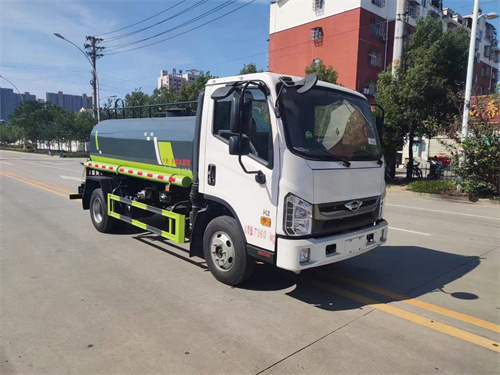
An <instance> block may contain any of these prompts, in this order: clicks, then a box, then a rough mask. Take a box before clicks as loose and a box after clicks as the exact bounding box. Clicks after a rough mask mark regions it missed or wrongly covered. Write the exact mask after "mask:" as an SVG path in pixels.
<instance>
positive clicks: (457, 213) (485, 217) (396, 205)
mask: <svg viewBox="0 0 500 375" xmlns="http://www.w3.org/2000/svg"><path fill="white" fill-rule="evenodd" d="M385 205H386V206H392V207H402V208H409V209H411V210H421V211H431V212H440V213H443V214H454V215H461V216H469V217H478V218H481V219H492V220H500V217H491V216H481V215H472V214H464V213H462V212H454V211H441V210H433V209H431V208H421V207H412V206H402V205H400V204H390V203H386V204H385Z"/></svg>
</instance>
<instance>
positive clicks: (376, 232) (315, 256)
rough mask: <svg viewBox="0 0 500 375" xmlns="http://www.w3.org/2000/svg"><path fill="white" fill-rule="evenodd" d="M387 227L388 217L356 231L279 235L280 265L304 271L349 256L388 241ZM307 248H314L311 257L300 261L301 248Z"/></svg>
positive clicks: (278, 254)
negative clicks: (296, 236)
mask: <svg viewBox="0 0 500 375" xmlns="http://www.w3.org/2000/svg"><path fill="white" fill-rule="evenodd" d="M387 228H388V224H387V221H385V220H382V221H381V222H379V223H378V224H377V225H374V226H371V227H368V228H365V229H362V230H359V231H356V232H350V233H344V234H339V235H334V236H330V237H324V238H317V239H315V238H310V239H306V240H299V239H288V238H278V243H277V245H278V246H277V258H276V265H277V266H278V267H279V268H283V269H286V270H289V271H301V270H304V269H307V268H312V267H319V266H324V265H326V264H330V263H335V262H339V261H341V260H344V259H349V258H352V257H355V256H357V255H360V254H364V253H366V252H368V251H370V250H372V249H374V248H376V247H377V246H380V245H383V244H384V243H385V242H386V241H387ZM327 246H328V249H327ZM306 248H308V249H310V252H311V256H310V260H309V262H307V263H300V261H299V257H300V251H301V249H306ZM327 252H328V253H327Z"/></svg>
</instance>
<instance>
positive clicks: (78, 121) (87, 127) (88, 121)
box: [73, 111, 96, 152]
mask: <svg viewBox="0 0 500 375" xmlns="http://www.w3.org/2000/svg"><path fill="white" fill-rule="evenodd" d="M95 124H96V121H95V119H94V118H93V117H92V116H91V115H90V114H89V113H88V112H87V111H85V112H78V113H77V114H76V115H75V122H74V127H73V129H74V132H73V140H75V141H78V142H82V143H83V152H86V151H87V150H86V143H87V142H88V141H89V138H90V132H91V131H92V128H93V127H94V126H95Z"/></svg>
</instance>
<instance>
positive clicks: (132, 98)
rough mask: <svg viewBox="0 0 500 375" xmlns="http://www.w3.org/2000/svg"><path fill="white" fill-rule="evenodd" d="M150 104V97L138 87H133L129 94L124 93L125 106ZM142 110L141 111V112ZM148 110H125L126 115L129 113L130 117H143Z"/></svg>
mask: <svg viewBox="0 0 500 375" xmlns="http://www.w3.org/2000/svg"><path fill="white" fill-rule="evenodd" d="M149 104H151V98H150V96H149V95H148V94H145V93H144V92H142V91H141V88H140V87H139V88H138V89H135V90H134V91H132V92H131V93H130V94H127V95H125V106H126V107H139V106H144V105H149ZM141 111H142V113H141ZM147 112H148V110H147V109H145V108H143V109H137V110H134V109H132V110H130V109H128V110H127V113H126V114H127V115H130V116H132V117H143V116H146V114H147Z"/></svg>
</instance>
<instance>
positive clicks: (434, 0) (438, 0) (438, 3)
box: [431, 0, 443, 10]
mask: <svg viewBox="0 0 500 375" xmlns="http://www.w3.org/2000/svg"><path fill="white" fill-rule="evenodd" d="M431 5H432V6H433V7H434V8H436V9H439V10H441V9H443V0H431Z"/></svg>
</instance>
